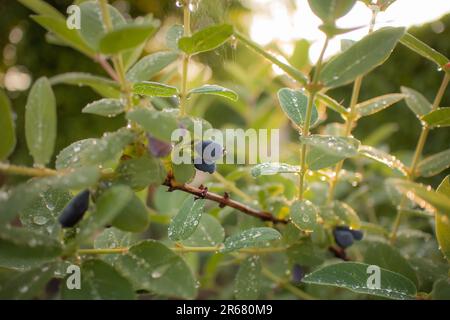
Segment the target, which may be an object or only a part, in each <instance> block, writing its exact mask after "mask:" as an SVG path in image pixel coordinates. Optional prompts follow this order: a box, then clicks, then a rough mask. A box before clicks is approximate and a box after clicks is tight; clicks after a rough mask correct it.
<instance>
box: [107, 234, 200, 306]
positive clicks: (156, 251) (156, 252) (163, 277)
mask: <svg viewBox="0 0 450 320" xmlns="http://www.w3.org/2000/svg"><path fill="white" fill-rule="evenodd" d="M114 266H115V267H116V268H117V270H119V271H120V272H121V273H122V274H123V275H124V276H125V277H127V278H128V279H129V280H130V281H131V282H132V284H133V286H134V288H135V289H136V290H148V291H150V292H153V293H156V294H159V295H163V296H169V297H178V298H185V299H192V298H195V296H196V295H197V288H196V282H195V279H194V277H193V274H192V271H191V270H190V269H189V267H188V266H187V264H186V262H184V260H183V259H182V258H181V257H180V256H178V255H177V254H175V253H174V252H173V251H172V250H170V249H169V248H167V247H166V246H165V245H163V244H162V243H160V242H157V241H155V240H145V241H142V242H140V243H138V244H136V245H134V246H132V247H131V248H130V249H129V250H128V252H127V253H126V254H123V255H121V256H120V257H119V258H118V259H117V261H116V263H115V264H114Z"/></svg>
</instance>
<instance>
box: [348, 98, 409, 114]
mask: <svg viewBox="0 0 450 320" xmlns="http://www.w3.org/2000/svg"><path fill="white" fill-rule="evenodd" d="M404 97H405V95H404V94H401V93H391V94H385V95H383V96H379V97H376V98H372V99H370V100H367V101H364V102H361V103H358V104H357V105H356V110H357V112H358V115H359V116H360V117H365V116H370V115H372V114H374V113H377V112H379V111H381V110H384V109H386V108H388V107H390V106H392V105H393V104H395V103H397V102H399V101H400V100H402V99H403V98H404Z"/></svg>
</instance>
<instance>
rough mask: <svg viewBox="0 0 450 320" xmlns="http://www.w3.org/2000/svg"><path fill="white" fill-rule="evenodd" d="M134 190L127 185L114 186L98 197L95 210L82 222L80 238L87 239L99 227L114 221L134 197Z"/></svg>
mask: <svg viewBox="0 0 450 320" xmlns="http://www.w3.org/2000/svg"><path fill="white" fill-rule="evenodd" d="M133 195H134V193H133V191H132V190H131V189H130V188H129V187H126V186H122V185H116V186H112V187H111V188H109V189H108V190H106V191H105V192H103V193H102V194H101V196H100V197H99V198H98V199H97V201H96V203H95V210H94V212H92V214H91V215H90V216H89V217H87V218H86V219H84V220H83V221H82V222H81V224H80V233H79V234H78V238H79V239H82V240H85V239H87V238H89V237H90V236H92V234H94V233H95V231H97V230H98V229H100V228H102V227H104V226H105V225H107V224H109V223H111V222H112V221H114V219H115V218H116V217H117V216H118V215H119V214H120V213H121V212H122V210H123V209H124V208H125V207H126V205H127V204H128V203H129V202H130V201H131V199H132V198H133Z"/></svg>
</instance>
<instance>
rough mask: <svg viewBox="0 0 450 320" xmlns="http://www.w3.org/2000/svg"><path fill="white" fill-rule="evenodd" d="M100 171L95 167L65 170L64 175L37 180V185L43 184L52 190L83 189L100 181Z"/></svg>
mask: <svg viewBox="0 0 450 320" xmlns="http://www.w3.org/2000/svg"><path fill="white" fill-rule="evenodd" d="M100 176H101V173H100V170H99V169H98V168H97V167H95V166H86V167H81V168H77V169H70V170H65V171H64V174H58V175H56V176H51V177H47V178H43V179H40V180H39V182H38V183H39V184H45V185H48V186H51V187H53V188H63V189H84V188H87V187H91V186H93V185H95V184H96V183H97V182H98V180H99V179H100Z"/></svg>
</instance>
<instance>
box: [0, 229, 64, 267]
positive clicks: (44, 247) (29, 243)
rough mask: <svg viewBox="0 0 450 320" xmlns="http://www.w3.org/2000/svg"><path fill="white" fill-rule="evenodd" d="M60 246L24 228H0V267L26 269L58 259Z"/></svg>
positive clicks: (48, 238)
mask: <svg viewBox="0 0 450 320" xmlns="http://www.w3.org/2000/svg"><path fill="white" fill-rule="evenodd" d="M61 252H62V249H61V244H60V243H59V242H58V241H56V240H54V239H52V238H50V237H48V236H45V235H43V234H40V233H37V232H35V231H31V230H26V229H25V228H12V227H9V226H6V227H4V226H2V227H0V266H3V267H7V268H14V269H28V268H31V267H35V266H38V265H41V264H43V263H45V262H48V261H50V260H52V259H54V258H56V257H58V256H59V255H60V254H61Z"/></svg>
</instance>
